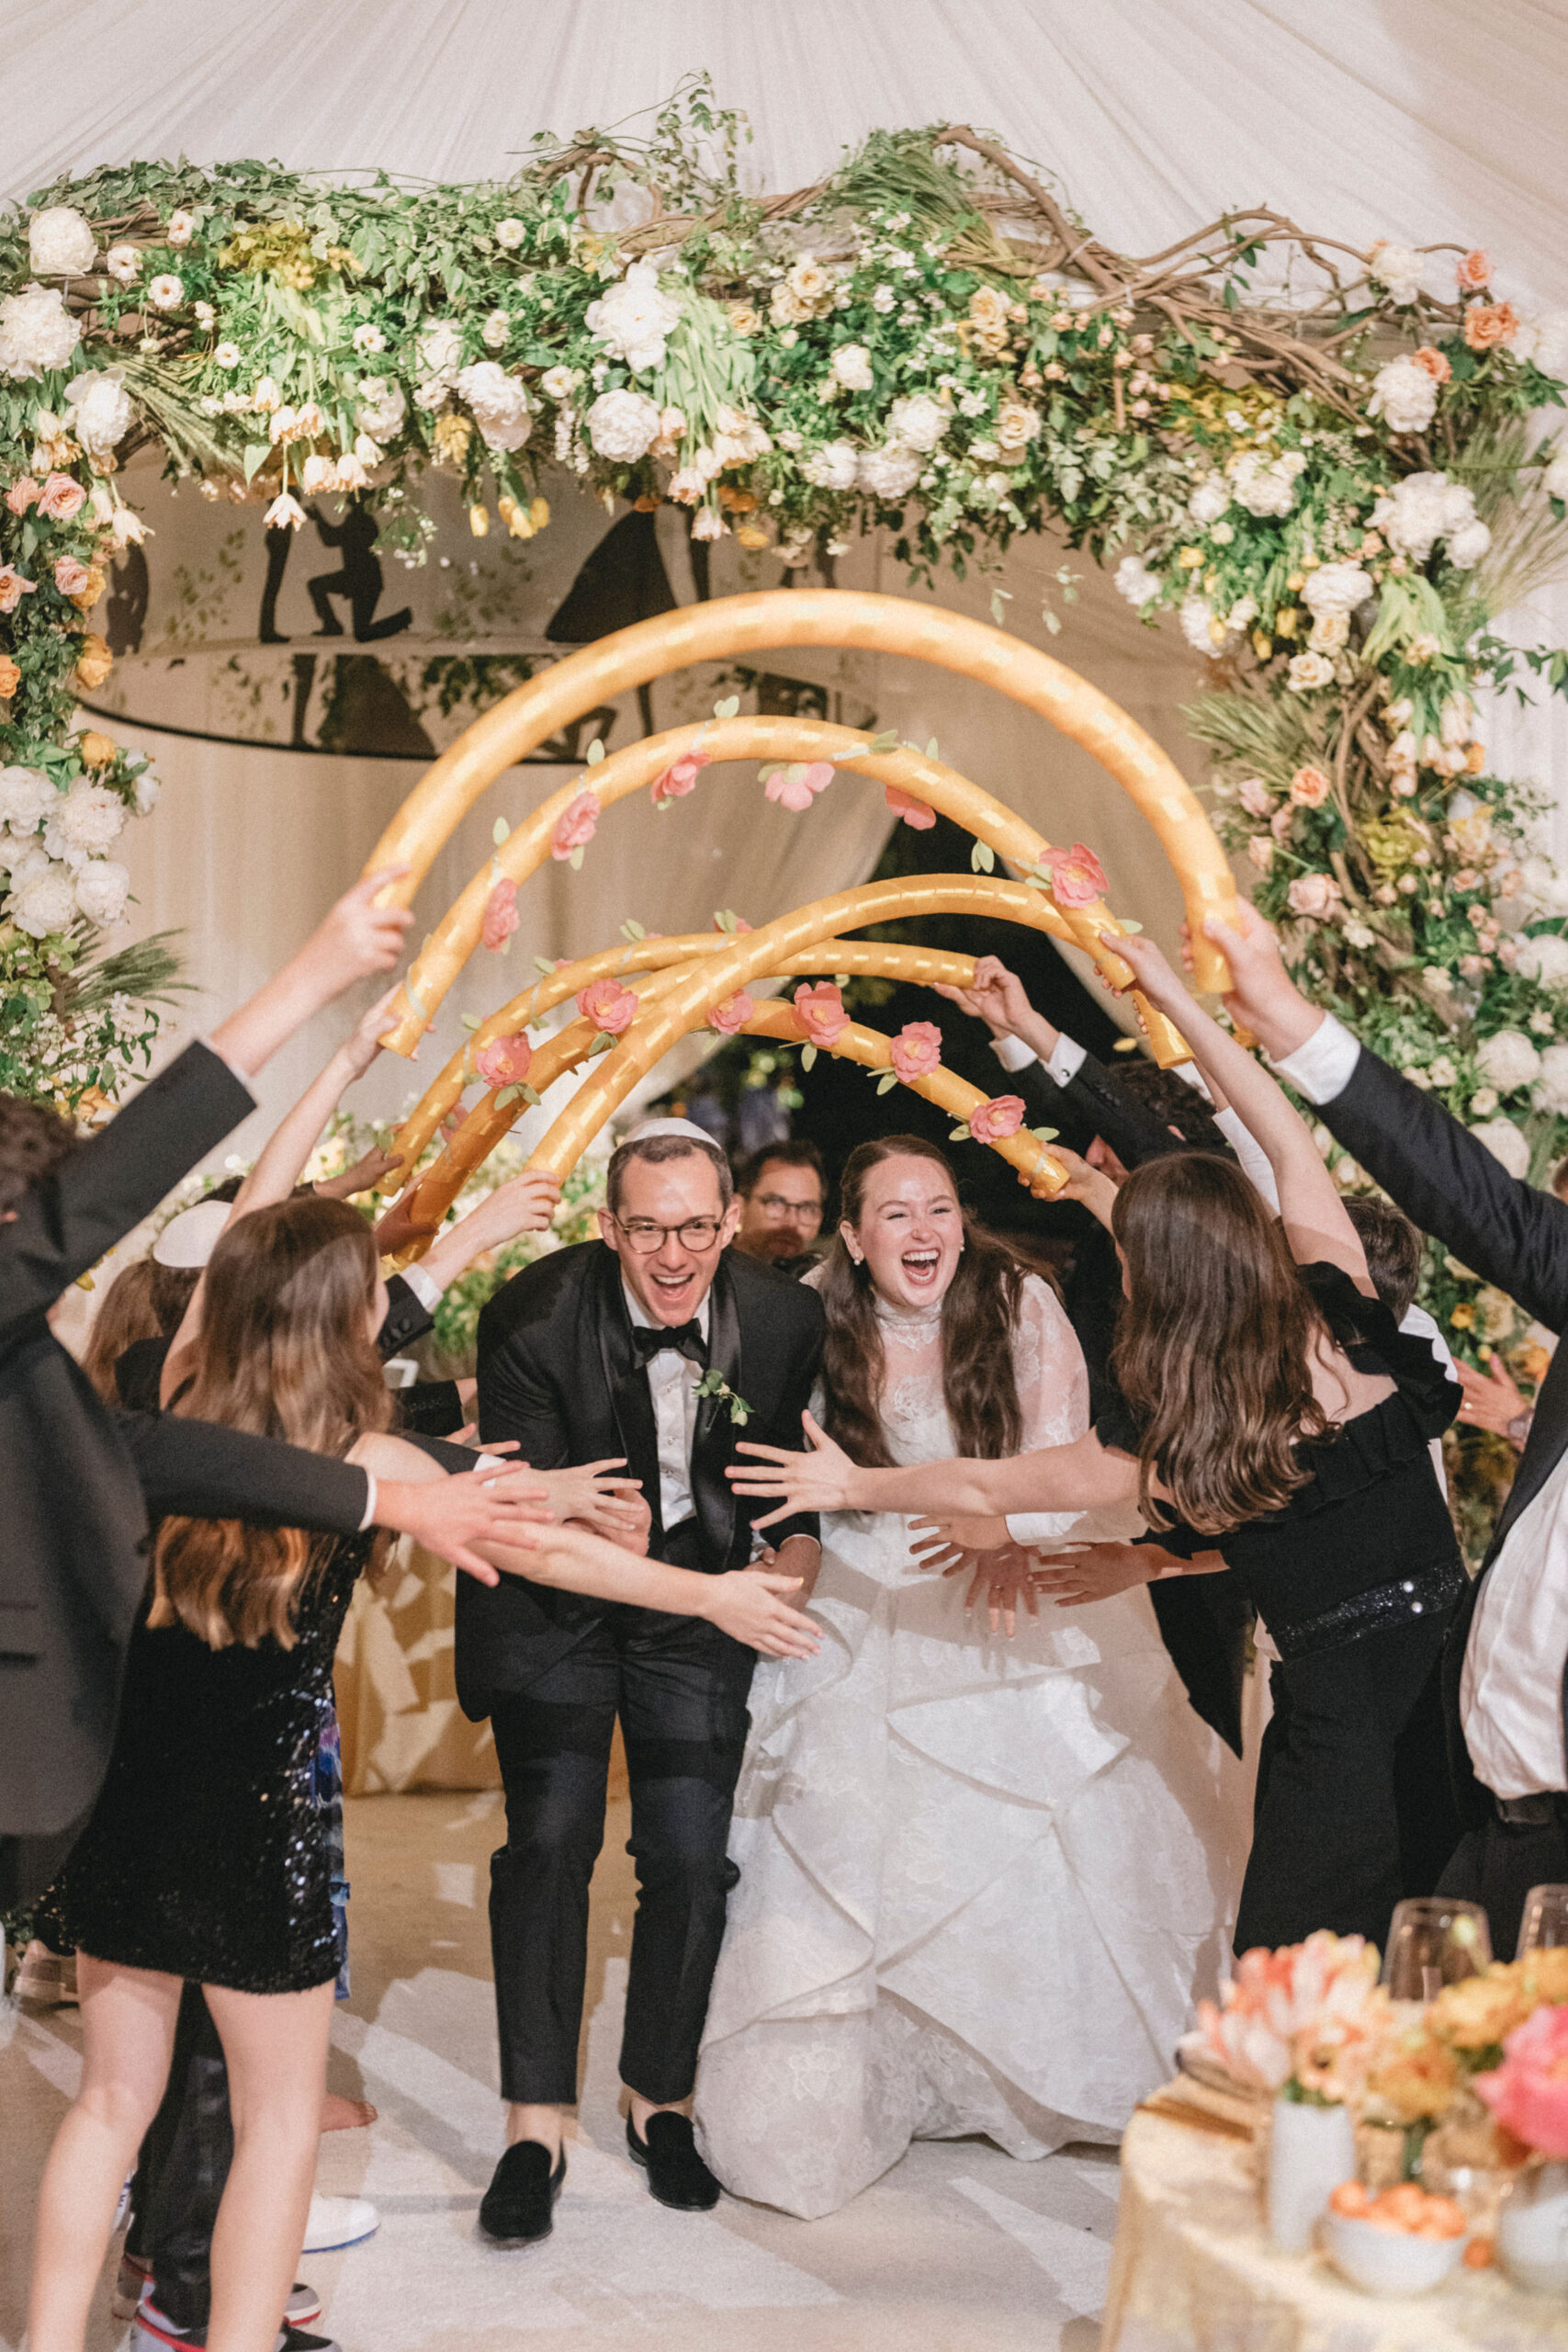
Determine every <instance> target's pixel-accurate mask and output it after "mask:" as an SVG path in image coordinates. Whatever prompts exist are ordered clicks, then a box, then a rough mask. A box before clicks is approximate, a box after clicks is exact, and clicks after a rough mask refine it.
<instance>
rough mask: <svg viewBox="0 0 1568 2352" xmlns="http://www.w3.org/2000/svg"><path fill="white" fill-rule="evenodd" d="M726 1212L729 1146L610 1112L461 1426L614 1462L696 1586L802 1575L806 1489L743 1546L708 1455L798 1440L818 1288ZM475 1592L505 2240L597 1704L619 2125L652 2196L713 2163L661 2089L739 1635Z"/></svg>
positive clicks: (553, 2097) (744, 1510)
mask: <svg viewBox="0 0 1568 2352" xmlns="http://www.w3.org/2000/svg"><path fill="white" fill-rule="evenodd" d="M738 1223H739V1203H738V1202H737V1201H736V1200H735V1198H734V1196H733V1190H732V1184H731V1179H730V1173H729V1168H728V1162H727V1161H726V1159H725V1158H724V1155H723V1154H722V1153H721V1152H720V1151H719V1149H718V1148H717V1147H716V1145H715V1144H714V1143H712V1142H711V1141H710V1139H709V1138H708V1137H707V1136H705V1134H704V1133H703V1131H702V1129H701V1128H700V1127H698V1126H695V1125H693V1124H692V1123H691V1122H690V1121H688V1120H685V1119H654V1120H649V1121H648V1122H646V1123H645V1124H644V1125H642V1126H641V1127H639V1128H637V1130H636V1132H635V1133H634V1134H633V1135H632V1136H630V1137H629V1138H628V1139H627V1140H626V1142H625V1143H623V1144H622V1145H621V1146H620V1148H618V1149H617V1151H616V1152H615V1156H614V1157H613V1159H611V1161H610V1166H609V1171H608V1178H607V1206H606V1207H605V1208H604V1209H603V1210H602V1211H601V1212H600V1218H599V1227H600V1233H601V1235H602V1237H603V1238H601V1239H600V1240H598V1241H592V1242H584V1243H581V1244H580V1245H579V1246H578V1247H576V1248H575V1249H569V1250H558V1251H556V1252H555V1253H554V1254H553V1255H552V1256H550V1257H547V1258H543V1259H540V1260H539V1261H536V1263H535V1264H533V1265H531V1266H526V1267H525V1268H524V1269H523V1270H522V1272H519V1273H517V1274H514V1275H513V1278H512V1280H511V1281H510V1282H509V1283H506V1284H505V1285H504V1286H503V1287H502V1290H500V1291H499V1292H498V1293H497V1295H496V1296H495V1297H494V1298H493V1299H491V1302H490V1304H489V1305H488V1306H486V1307H485V1309H484V1312H483V1314H482V1315H481V1316H480V1317H479V1426H480V1429H481V1430H482V1432H483V1435H484V1439H485V1442H487V1443H494V1442H498V1441H500V1440H502V1439H506V1438H512V1439H514V1440H516V1441H517V1444H518V1450H519V1453H520V1455H521V1457H522V1459H523V1460H524V1461H525V1462H527V1463H529V1464H532V1465H533V1467H534V1468H535V1469H537V1470H548V1469H555V1468H558V1467H560V1466H563V1465H568V1464H582V1465H592V1469H593V1470H594V1471H596V1472H597V1473H598V1474H600V1475H602V1476H612V1475H613V1474H614V1472H615V1471H616V1470H618V1469H620V1468H621V1467H622V1466H623V1465H625V1467H626V1469H628V1470H629V1472H630V1473H631V1476H633V1478H635V1479H636V1480H637V1482H638V1483H639V1484H640V1487H641V1491H642V1495H643V1498H644V1499H645V1500H646V1502H647V1504H648V1506H649V1510H650V1513H651V1527H650V1532H649V1551H650V1552H651V1554H652V1555H653V1556H654V1557H655V1558H658V1559H661V1560H665V1561H669V1562H671V1563H672V1564H673V1565H675V1566H681V1567H686V1568H693V1569H697V1570H699V1571H704V1572H705V1573H707V1574H708V1575H710V1576H712V1577H714V1578H715V1580H716V1584H717V1581H718V1580H719V1579H720V1578H721V1577H723V1575H724V1572H725V1571H727V1570H740V1569H744V1568H746V1567H747V1566H764V1565H765V1566H769V1567H771V1568H775V1569H776V1570H777V1571H779V1572H782V1573H783V1574H785V1575H794V1576H798V1577H800V1578H801V1579H802V1584H803V1590H804V1591H805V1592H806V1593H809V1590H810V1588H811V1584H812V1582H813V1580H814V1578H815V1576H816V1572H817V1566H818V1544H817V1521H816V1519H815V1517H808V1516H806V1515H802V1516H801V1517H800V1518H798V1519H796V1520H793V1521H788V1522H786V1523H784V1525H783V1526H781V1527H780V1528H779V1529H778V1531H777V1532H776V1534H775V1536H774V1537H773V1539H772V1540H773V1542H775V1543H776V1544H777V1550H776V1553H775V1552H773V1551H772V1550H770V1549H768V1548H767V1546H766V1545H765V1544H764V1543H763V1542H762V1540H761V1539H759V1538H756V1537H754V1536H753V1533H752V1529H751V1520H752V1518H753V1517H754V1516H756V1515H757V1512H755V1511H753V1510H752V1508H751V1507H750V1505H747V1504H737V1502H736V1500H735V1498H734V1497H733V1495H732V1492H731V1489H730V1486H729V1482H728V1479H727V1477H726V1476H725V1470H726V1466H727V1465H728V1464H730V1463H731V1462H734V1461H737V1460H739V1456H738V1455H737V1453H736V1451H735V1446H736V1441H737V1440H738V1439H739V1437H740V1436H741V1435H742V1434H762V1435H770V1436H773V1437H774V1438H776V1440H777V1442H780V1443H783V1444H790V1445H795V1444H797V1443H798V1442H799V1436H800V1429H801V1415H802V1412H803V1410H804V1408H805V1407H806V1405H807V1401H808V1399H809V1397H810V1394H811V1386H812V1383H813V1381H814V1379H815V1378H816V1376H817V1372H818V1365H819V1363H820V1361H821V1353H822V1335H823V1314H822V1306H821V1302H820V1300H819V1299H818V1296H817V1295H816V1293H815V1292H813V1291H810V1290H807V1289H804V1288H802V1287H800V1286H799V1285H797V1284H796V1283H792V1282H789V1281H787V1280H785V1279H784V1278H782V1277H781V1276H780V1275H778V1274H777V1273H775V1272H773V1271H772V1270H771V1269H770V1268H769V1267H767V1266H764V1265H761V1264H759V1263H758V1262H757V1261H756V1260H755V1259H754V1258H750V1257H746V1256H743V1255H742V1254H740V1253H739V1251H735V1250H728V1249H727V1247H726V1245H727V1244H728V1242H729V1241H730V1240H731V1239H732V1238H734V1235H735V1230H736V1227H737V1225H738ZM760 1509H761V1506H758V1510H760ZM482 1600H483V1602H484V1603H485V1604H487V1605H483V1606H481V1607H479V1608H472V1607H470V1606H469V1605H468V1596H467V1595H459V1599H458V1609H457V1695H458V1698H459V1700H460V1701H461V1703H462V1705H463V1708H464V1710H465V1712H466V1713H468V1715H469V1716H470V1717H473V1718H475V1719H478V1718H479V1717H482V1716H485V1715H488V1716H489V1717H490V1719H491V1725H492V1728H493V1730H494V1733H495V1746H496V1753H497V1756H498V1757H499V1758H500V1762H501V1770H502V1781H504V1784H505V1789H506V1826H507V1838H506V1844H505V1845H504V1846H503V1847H502V1848H501V1849H499V1851H498V1852H497V1853H496V1854H495V1856H494V1858H493V1860H492V1862H491V1946H492V1951H493V1955H494V1966H495V1989H496V2009H497V2015H498V2019H499V2024H500V2038H501V2072H502V2097H503V2098H505V2099H506V2101H507V2102H508V2106H509V2114H508V2120H507V2148H506V2152H505V2154H503V2156H502V2160H501V2163H500V2165H498V2166H497V2169H496V2174H495V2177H494V2179H493V2180H492V2182H491V2188H490V2190H489V2193H488V2194H487V2196H486V2197H485V2199H484V2201H483V2203H482V2204H481V2206H480V2209H479V2222H480V2226H481V2228H482V2229H483V2230H484V2231H485V2232H486V2233H487V2234H488V2235H489V2236H490V2237H491V2238H492V2239H495V2240H498V2241H500V2242H502V2243H504V2244H512V2245H516V2244H523V2243H527V2242H528V2241H530V2240H532V2239H536V2238H540V2237H544V2236H546V2235H547V2233H548V2231H549V2229H550V2226H551V2213H552V2210H553V2207H554V2203H555V2199H556V2198H557V2197H558V2195H559V2192H560V2188H561V2183H562V2181H563V2179H564V2177H565V2171H566V2162H565V2157H564V2155H563V2154H562V2153H561V2135H562V2110H563V2109H565V2108H566V2107H568V2106H570V2105H571V2104H572V2103H573V2102H574V2101H575V2099H576V2098H577V2049H578V2036H579V2030H580V2026H581V2015H582V2001H583V1985H584V1979H585V1975H586V1971H587V1954H588V1888H589V1881H590V1878H591V1877H592V1870H593V1864H594V1860H595V1859H596V1857H597V1855H598V1852H599V1849H600V1846H601V1844H602V1842H603V1838H604V1804H605V1793H606V1783H607V1776H608V1769H609V1759H610V1743H611V1737H612V1735H613V1733H614V1730H615V1722H616V1718H617V1717H619V1719H620V1724H621V1729H622V1735H623V1737H624V1739H625V1743H626V1765H627V1771H628V1776H629V1780H630V1784H631V1803H632V1838H631V1844H630V1851H631V1853H632V1855H633V1856H634V1858H635V1860H636V1863H637V1886H638V1894H637V1920H636V1925H635V1928H634V1930H633V1935H632V1948H631V1964H630V1975H629V1980H628V1984H627V1988H626V2028H625V2034H624V2038H623V2041H622V2045H621V2078H622V2081H623V2082H624V2084H625V2086H626V2090H627V2092H628V2093H629V2095H630V2102H631V2106H630V2113H629V2116H628V2118H627V2124H626V2140H627V2146H628V2149H629V2151H630V2154H631V2155H632V2158H633V2160H634V2161H635V2162H636V2163H637V2164H639V2165H643V2166H645V2167H646V2169H647V2171H648V2175H649V2188H650V2190H651V2192H652V2194H653V2195H654V2196H655V2197H656V2198H657V2199H659V2200H660V2203H661V2204H665V2205H670V2206H673V2207H675V2208H677V2209H678V2210H683V2211H704V2210H705V2209H707V2208H708V2207H710V2206H712V2205H714V2204H716V2202H717V2199H718V2196H719V2185H718V2182H717V2181H716V2179H715V2178H714V2176H713V2175H712V2173H711V2172H709V2170H708V2169H707V2167H706V2165H705V2164H704V2163H703V2161H702V2159H701V2158H700V2157H699V2155H698V2154H697V2152H696V2147H695V2143H694V2138H693V2132H692V2125H691V2121H690V2118H689V2114H688V2112H687V2108H688V2104H689V2101H690V2098H691V2093H692V2088H693V2085H694V2080H695V2074H696V2061H697V2048H698V2044H699V2042H700V2041H701V2038H702V2030H703V2023H704V2019H705V2016H706V2013H707V2000H708V1987H709V1985H710V1983H711V1981H712V1977H713V1972H714V1966H715V1963H716V1961H717V1958H718V1949H719V1943H720V1939H721V1938H722V1936H723V1932H724V1919H725V1907H726V1902H727V1898H728V1892H729V1889H730V1887H731V1886H732V1885H733V1884H734V1883H735V1872H734V1870H733V1868H732V1867H731V1865H730V1863H729V1861H728V1853H727V1847H728V1836H729V1822H730V1811H731V1804H732V1799H733V1794H734V1789H735V1782H736V1779H737V1777H738V1775H739V1770H740V1761H741V1756H742V1752H743V1748H744V1744H745V1739H746V1732H747V1725H748V1722H749V1717H748V1714H747V1698H748V1694H749V1692H750V1684H751V1673H752V1668H753V1666H754V1664H755V1657H754V1653H753V1652H752V1650H751V1649H750V1648H748V1647H746V1646H745V1645H743V1644H742V1643H741V1642H739V1641H737V1640H734V1639H732V1638H731V1637H730V1636H729V1634H727V1633H725V1632H724V1631H723V1630H722V1629H721V1628H720V1626H719V1625H718V1624H716V1623H712V1622H709V1621H707V1620H705V1619H694V1618H676V1617H673V1616H668V1615H665V1614H663V1613H661V1612H660V1611H653V1610H648V1609H639V1608H631V1607H624V1606H610V1605H604V1604H601V1603H598V1602H592V1601H585V1600H580V1599H575V1598H572V1597H570V1596H568V1595H566V1594H564V1593H561V1592H558V1591H552V1590H547V1589H539V1588H536V1587H535V1586H533V1585H530V1584H526V1583H522V1582H519V1583H517V1584H515V1586H514V1587H513V1589H511V1590H509V1591H507V1592H506V1593H504V1594H502V1593H501V1592H500V1591H499V1590H498V1591H497V1592H496V1593H493V1594H491V1593H488V1592H487V1593H486V1594H484V1595H483V1596H482ZM497 1603H499V1605H496V1604H497Z"/></svg>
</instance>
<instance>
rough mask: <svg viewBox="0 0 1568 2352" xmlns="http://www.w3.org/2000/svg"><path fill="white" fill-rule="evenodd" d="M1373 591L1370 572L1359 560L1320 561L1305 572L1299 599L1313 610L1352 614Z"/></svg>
mask: <svg viewBox="0 0 1568 2352" xmlns="http://www.w3.org/2000/svg"><path fill="white" fill-rule="evenodd" d="M1376 594H1377V590H1376V589H1375V588H1374V586H1373V585H1372V580H1371V573H1370V572H1366V571H1362V570H1361V567H1360V565H1359V563H1322V564H1319V566H1318V568H1317V570H1316V571H1311V572H1309V573H1308V574H1307V583H1306V586H1305V587H1304V588H1303V591H1302V602H1303V605H1306V607H1307V609H1308V611H1309V612H1313V613H1353V612H1354V611H1355V610H1356V609H1357V607H1358V605H1364V604H1365V603H1366V601H1367V599H1368V597H1369V596H1375V595H1376Z"/></svg>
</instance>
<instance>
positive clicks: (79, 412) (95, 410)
mask: <svg viewBox="0 0 1568 2352" xmlns="http://www.w3.org/2000/svg"><path fill="white" fill-rule="evenodd" d="M65 397H66V399H67V400H68V401H70V402H71V405H72V407H73V410H74V412H75V413H74V415H73V418H72V420H71V422H72V425H73V429H74V432H75V435H76V438H77V440H78V441H80V443H81V444H82V447H83V448H84V449H85V451H86V452H87V455H88V456H89V458H107V457H109V456H110V455H111V454H112V453H113V451H114V450H116V449H118V447H119V445H120V443H121V442H122V441H123V440H124V438H125V436H126V435H127V434H128V433H129V432H130V428H131V426H132V425H133V424H135V422H136V404H135V402H134V401H132V399H131V397H130V393H129V392H128V391H127V390H126V389H125V386H124V385H123V384H122V383H121V382H120V380H119V371H118V368H84V369H83V371H82V373H81V375H79V376H73V377H72V379H71V381H70V382H69V383H68V384H67V385H66V387H65Z"/></svg>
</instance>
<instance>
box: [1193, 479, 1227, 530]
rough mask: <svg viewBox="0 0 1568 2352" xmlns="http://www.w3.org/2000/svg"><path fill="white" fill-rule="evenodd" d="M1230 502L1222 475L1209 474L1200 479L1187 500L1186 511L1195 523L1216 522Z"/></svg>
mask: <svg viewBox="0 0 1568 2352" xmlns="http://www.w3.org/2000/svg"><path fill="white" fill-rule="evenodd" d="M1230 503H1231V494H1230V492H1229V491H1228V490H1227V489H1226V488H1225V485H1224V477H1223V476H1222V475H1220V474H1211V475H1210V476H1209V477H1208V479H1207V481H1201V482H1200V483H1199V485H1198V487H1197V489H1196V490H1195V491H1194V492H1193V493H1192V495H1191V497H1190V499H1189V500H1188V502H1187V512H1188V513H1189V515H1191V517H1192V520H1193V521H1194V522H1195V523H1217V522H1218V521H1219V519H1220V516H1221V515H1223V514H1224V511H1225V508H1226V507H1227V506H1228V505H1229V504H1230Z"/></svg>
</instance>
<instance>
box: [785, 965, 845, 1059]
mask: <svg viewBox="0 0 1568 2352" xmlns="http://www.w3.org/2000/svg"><path fill="white" fill-rule="evenodd" d="M795 1019H796V1020H797V1021H798V1022H799V1023H800V1025H801V1027H802V1028H803V1029H804V1030H805V1032H806V1037H807V1044H808V1045H812V1046H830V1045H831V1044H832V1043H833V1040H834V1038H835V1037H841V1036H842V1035H843V1033H844V1031H845V1030H846V1029H847V1028H848V1027H849V1025H850V1016H849V1014H848V1013H847V1012H845V1011H844V1000H843V998H842V996H841V995H840V992H839V990H838V989H836V988H835V987H834V985H833V983H832V981H831V980H818V983H817V985H816V987H815V988H807V987H805V986H802V987H800V988H798V989H796V990H795Z"/></svg>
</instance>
